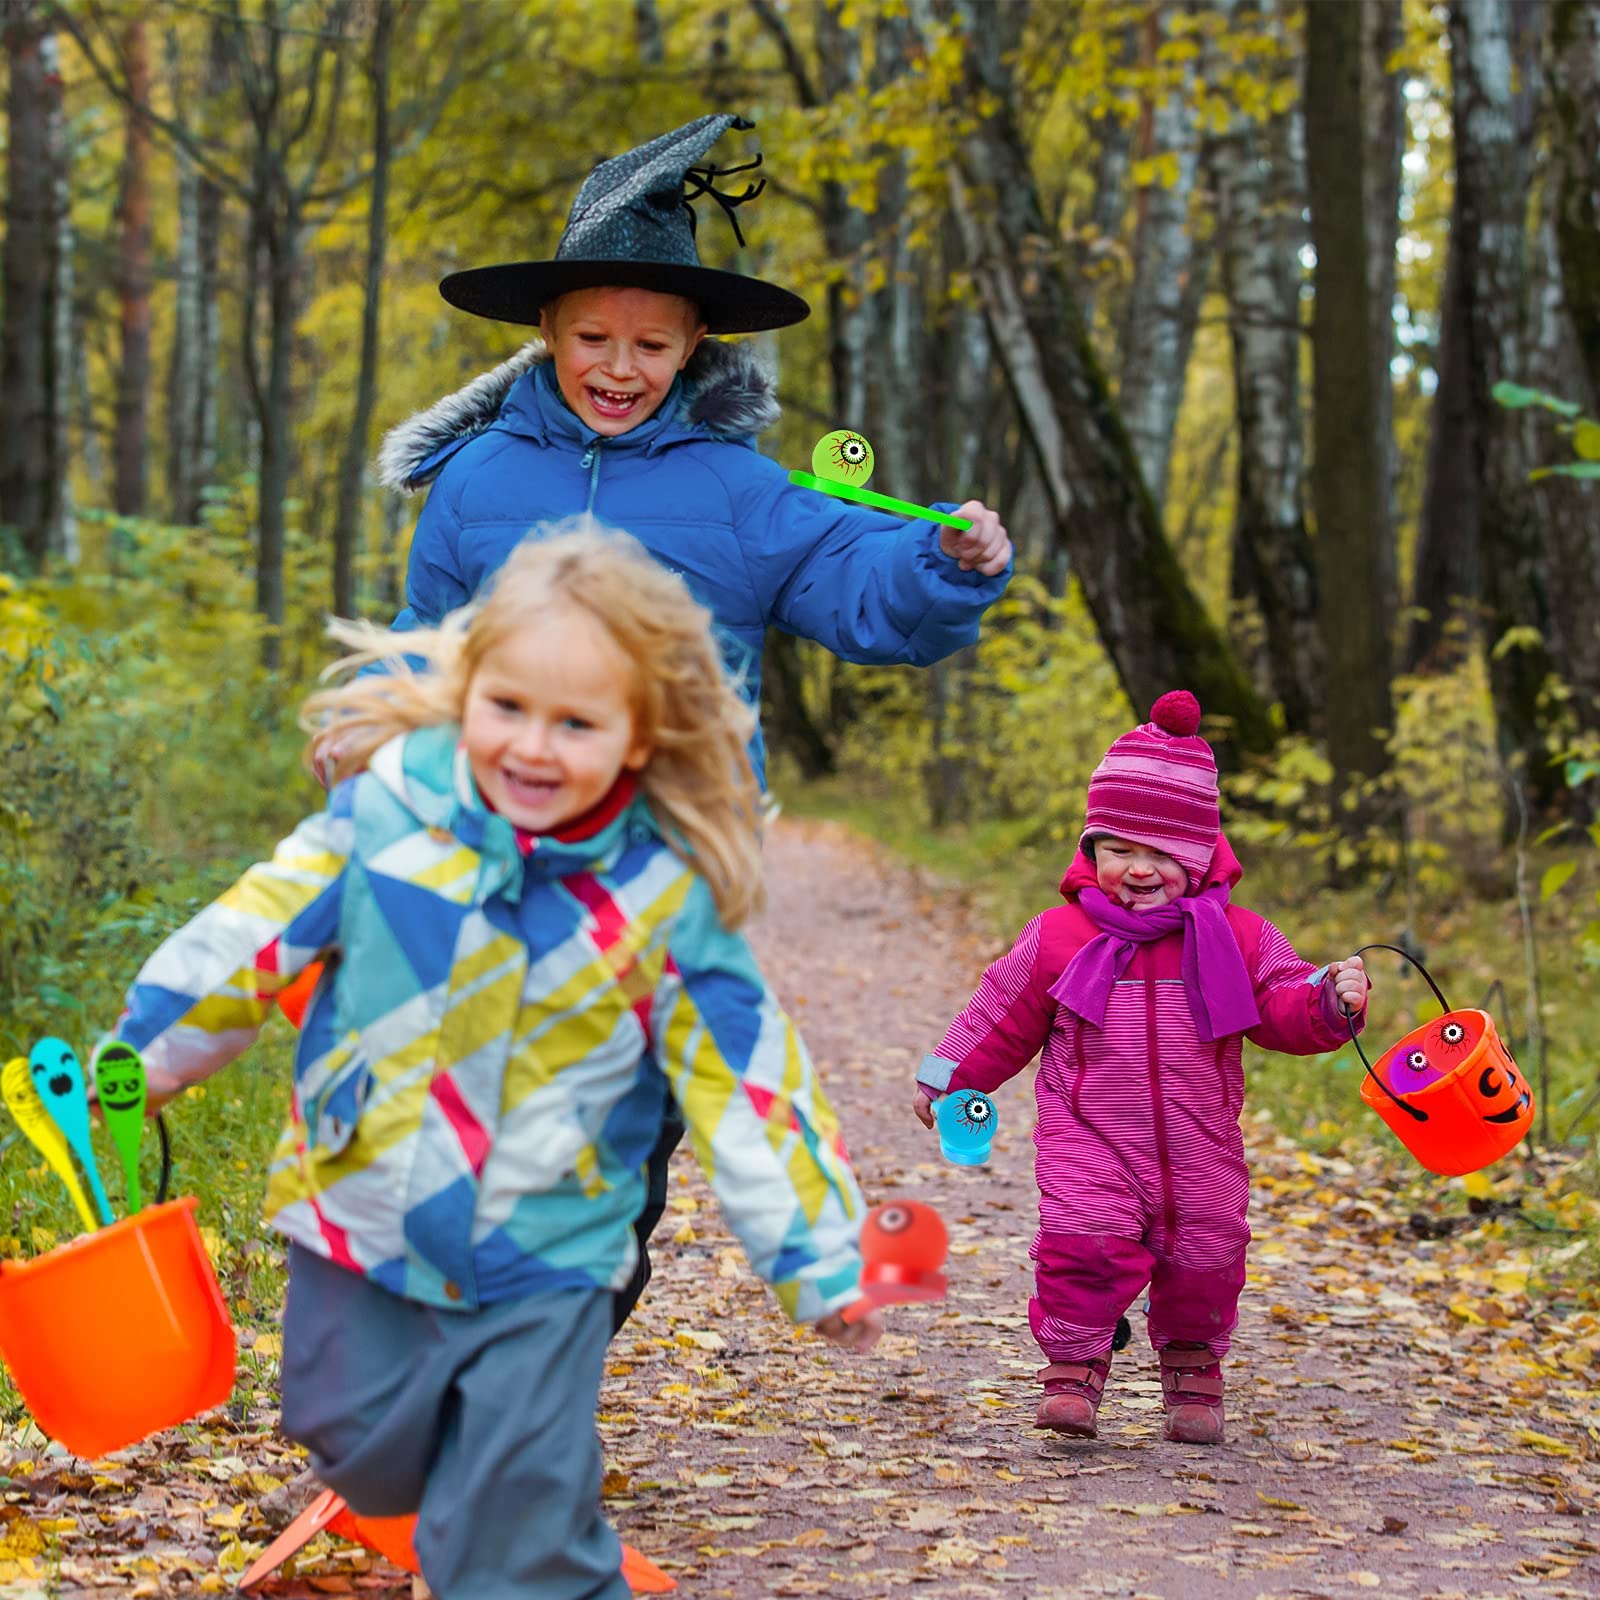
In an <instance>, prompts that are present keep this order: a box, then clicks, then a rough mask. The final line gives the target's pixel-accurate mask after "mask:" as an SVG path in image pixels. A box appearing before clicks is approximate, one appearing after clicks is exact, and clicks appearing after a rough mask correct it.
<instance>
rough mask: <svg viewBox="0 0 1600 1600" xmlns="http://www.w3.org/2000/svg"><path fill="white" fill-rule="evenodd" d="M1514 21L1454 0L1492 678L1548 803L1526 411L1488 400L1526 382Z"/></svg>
mask: <svg viewBox="0 0 1600 1600" xmlns="http://www.w3.org/2000/svg"><path fill="white" fill-rule="evenodd" d="M1514 26H1515V23H1514V17H1513V8H1512V6H1511V5H1510V4H1509V0H1452V4H1451V6H1450V17H1449V28H1450V63H1451V109H1452V118H1453V122H1454V127H1455V141H1456V189H1457V193H1458V195H1459V197H1460V207H1459V213H1458V227H1459V231H1460V237H1461V264H1462V271H1463V272H1464V274H1465V276H1466V284H1467V293H1468V295H1469V296H1470V305H1471V310H1470V315H1469V319H1468V321H1469V328H1470V334H1471V339H1472V349H1473V359H1472V361H1471V363H1470V364H1469V372H1468V381H1469V384H1470V389H1471V395H1472V405H1473V412H1474V415H1475V417H1476V419H1477V423H1478V435H1477V459H1476V465H1477V477H1478V480H1479V483H1480V485H1481V497H1482V498H1481V509H1482V520H1481V525H1480V528H1481V542H1482V568H1481V570H1482V577H1483V589H1484V600H1485V602H1486V604H1487V607H1488V612H1489V627H1490V643H1491V650H1490V668H1489V681H1490V687H1491V690H1492V691H1493V695H1494V705H1495V716H1496V720H1497V723H1498V728H1499V739H1500V746H1501V750H1502V753H1503V754H1504V755H1505V756H1506V757H1507V758H1508V759H1513V758H1520V759H1521V760H1522V761H1524V762H1525V763H1526V765H1527V779H1528V783H1529V785H1530V787H1531V788H1532V790H1533V792H1534V793H1535V795H1536V796H1537V797H1538V798H1539V799H1540V800H1541V801H1548V800H1549V799H1550V798H1551V796H1552V794H1553V793H1554V789H1555V786H1556V775H1555V773H1554V772H1553V770H1552V769H1551V767H1550V765H1549V762H1548V760H1547V759H1546V757H1545V754H1544V750H1543V741H1542V737H1541V730H1540V711H1539V696H1540V692H1541V690H1542V689H1543V687H1544V684H1545V680H1546V677H1547V676H1548V674H1549V671H1550V665H1551V663H1550V654H1549V650H1550V636H1551V620H1552V619H1551V612H1550V598H1549V590H1548V584H1547V577H1546V574H1547V571H1548V553H1547V551H1546V549H1545V545H1544V539H1543V536H1542V532H1541V529H1540V526H1539V517H1538V510H1537V500H1536V497H1535V496H1534V495H1533V494H1531V493H1530V492H1529V486H1528V470H1529V464H1530V455H1531V453H1530V449H1529V440H1528V419H1527V413H1526V412H1524V411H1513V410H1508V409H1506V408H1504V407H1501V406H1497V405H1496V404H1495V403H1494V401H1493V399H1492V393H1491V392H1492V390H1493V387H1494V385H1495V384H1496V383H1499V382H1502V381H1506V382H1517V381H1519V380H1520V379H1521V378H1523V377H1525V376H1526V364H1525V363H1526V356H1527V346H1526V332H1525V315H1526V313H1525V308H1526V304H1527V290H1528V263H1527V234H1526V216H1525V209H1526V205H1527V191H1526V187H1525V185H1524V183H1523V182H1522V178H1523V153H1522V149H1521V141H1520V139H1519V135H1518V115H1517V105H1516V90H1515V85H1516V72H1515V61H1516V50H1515V44H1514V40H1513V31H1514ZM1513 629H1515V630H1517V632H1515V633H1513V632H1512V631H1511V630H1513Z"/></svg>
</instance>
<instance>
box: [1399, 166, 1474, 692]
mask: <svg viewBox="0 0 1600 1600" xmlns="http://www.w3.org/2000/svg"><path fill="white" fill-rule="evenodd" d="M1471 321H1472V299H1471V294H1470V287H1469V285H1468V283H1467V280H1466V275H1465V272H1464V271H1463V268H1462V263H1461V206H1460V199H1459V196H1458V197H1457V198H1456V200H1455V201H1454V202H1452V206H1451V220H1450V244H1449V251H1448V254H1447V256H1446V259H1445V269H1444V286H1443V288H1442V289H1441V290H1440V291H1439V342H1438V345H1437V348H1436V350H1435V353H1434V361H1433V367H1434V375H1435V380H1436V381H1435V387H1434V395H1433V407H1432V411H1431V413H1430V418H1429V434H1428V461H1427V469H1426V471H1427V476H1426V481H1425V484H1424V487H1423V492H1422V514H1421V516H1420V517H1419V519H1418V523H1417V544H1416V556H1415V575H1414V577H1413V579H1412V585H1411V605H1412V613H1411V620H1410V623H1409V625H1408V628H1407V633H1406V647H1405V655H1404V660H1405V666H1406V670H1407V671H1408V672H1415V671H1417V670H1418V669H1419V668H1428V667H1431V666H1438V667H1444V666H1447V665H1448V664H1449V659H1450V658H1451V657H1452V656H1453V654H1454V650H1453V649H1452V648H1449V647H1448V646H1447V639H1448V638H1449V635H1448V634H1447V629H1448V628H1449V627H1450V626H1451V625H1452V623H1454V622H1458V621H1459V622H1464V623H1465V624H1466V626H1467V628H1468V630H1469V631H1470V632H1471V633H1474V634H1475V633H1476V632H1477V631H1478V629H1477V618H1476V614H1475V612H1474V610H1473V606H1474V605H1475V603H1476V601H1477V599H1478V596H1479V594H1480V593H1481V592H1482V583H1481V579H1480V577H1479V565H1478V563H1479V534H1478V522H1479V516H1480V511H1479V485H1478V478H1477V459H1478V438H1477V417H1476V413H1475V412H1474V409H1473V403H1472V385H1471V381H1470V377H1469V371H1470V364H1471V361H1472V331H1471Z"/></svg>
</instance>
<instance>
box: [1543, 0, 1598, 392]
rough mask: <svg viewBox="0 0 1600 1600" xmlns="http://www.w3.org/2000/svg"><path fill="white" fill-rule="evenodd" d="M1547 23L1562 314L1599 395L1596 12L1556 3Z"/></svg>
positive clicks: (1587, 4) (1564, 0)
mask: <svg viewBox="0 0 1600 1600" xmlns="http://www.w3.org/2000/svg"><path fill="white" fill-rule="evenodd" d="M1552 24H1553V26H1552V37H1551V44H1552V51H1551V59H1550V100H1551V108H1552V110H1553V112H1554V128H1553V141H1552V142H1553V146H1554V150H1553V154H1554V157H1555V163H1556V174H1557V176H1556V224H1555V226H1556V239H1557V243H1558V246H1559V249H1560V255H1561V272H1562V277H1563V280H1564V291H1565V297H1566V304H1567V312H1568V315H1569V316H1570V317H1571V318H1572V323H1573V326H1574V328H1575V329H1576V331H1577V335H1578V345H1579V348H1580V349H1581V350H1582V352H1583V360H1584V365H1585V366H1586V367H1587V368H1588V371H1589V387H1590V388H1591V389H1593V390H1595V391H1597V392H1600V10H1597V9H1596V7H1595V6H1594V5H1593V4H1592V3H1591V0H1555V8H1554V15H1553V18H1552Z"/></svg>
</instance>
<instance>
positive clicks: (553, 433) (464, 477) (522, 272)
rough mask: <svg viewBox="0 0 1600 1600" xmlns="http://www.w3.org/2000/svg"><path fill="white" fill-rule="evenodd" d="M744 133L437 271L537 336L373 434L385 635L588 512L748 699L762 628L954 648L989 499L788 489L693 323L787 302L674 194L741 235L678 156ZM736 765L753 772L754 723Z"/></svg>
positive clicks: (690, 135) (452, 296)
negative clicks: (478, 259)
mask: <svg viewBox="0 0 1600 1600" xmlns="http://www.w3.org/2000/svg"><path fill="white" fill-rule="evenodd" d="M752 126H753V124H751V123H749V122H747V121H745V120H744V119H743V118H742V117H735V116H729V115H715V116H705V117H700V118H698V119H697V120H696V121H694V122H691V123H689V124H687V125H686V126H685V127H682V128H679V129H677V130H675V131H674V132H672V133H667V134H663V135H662V136H661V137H660V138H657V139H652V140H651V141H650V142H649V143H648V144H644V145H641V146H640V147H639V148H638V149H637V150H630V151H628V152H627V153H626V154H624V155H620V156H617V157H615V158H613V159H612V160H609V161H604V162H602V163H601V164H600V165H599V166H598V167H596V168H595V169H594V171H593V172H592V173H590V175H589V177H588V179H587V180H586V181H585V183H584V185H583V187H582V188H581V189H580V190H579V191H578V196H577V199H576V200H575V201H574V202H573V205H572V210H571V212H570V213H569V215H568V217H567V224H566V228H565V231H564V232H563V233H562V236H561V240H560V243H559V244H558V245H557V247H556V252H555V256H554V258H553V259H551V260H548V261H524V262H511V263H505V264H502V265H498V266H489V267H476V268H473V269H471V270H469V271H465V272H456V273H452V274H451V275H450V276H449V277H447V278H445V279H444V281H443V282H442V283H441V284H440V285H439V289H440V293H441V294H442V295H443V296H444V298H445V299H446V300H448V301H449V302H450V304H451V305H454V306H458V307H459V308H460V309H462V310H464V311H470V312H472V313H473V314H474V315H477V316H481V317H489V318H492V319H494V320H495V321H500V322H512V323H523V324H537V326H538V328H539V331H540V334H541V335H542V343H541V342H535V343H530V344H529V345H527V346H526V347H525V348H524V349H523V350H522V351H521V352H520V353H519V354H517V355H516V356H514V357H513V358H512V359H511V360H509V361H507V362H505V363H504V364H503V365H501V366H499V367H497V368H495V369H494V370H493V371H492V372H487V373H484V374H483V375H482V376H480V377H478V378H476V379H475V380H474V381H473V382H472V383H470V384H468V385H467V386H466V387H465V388H464V389H461V390H460V391H459V392H457V393H455V394H453V395H449V396H447V397H446V398H445V399H443V400H441V401H439V402H438V403H437V404H435V405H434V406H432V407H431V408H430V409H428V410H426V411H424V412H422V413H420V414H419V415H417V416H415V417H413V418H412V419H411V420H410V421H408V422H405V423H402V424H401V425H400V426H399V427H397V428H395V429H394V430H393V431H392V432H391V433H390V434H389V435H388V437H387V438H386V439H385V441H384V444H383V448H382V451H381V453H380V457H379V466H380V472H381V475H382V477H383V480H384V482H385V483H387V484H389V485H390V486H392V487H397V488H403V489H407V490H415V489H419V488H422V487H424V486H428V489H429V493H428V499H427V503H426V504H425V505H424V507H423V509H422V515H421V517H420V518H419V519H418V522H417V526H416V531H415V533H414V535H413V537H412V541H411V556H410V563H409V566H408V570H407V574H406V601H407V604H406V607H405V609H404V610H403V611H402V612H401V613H400V616H399V618H398V619H397V622H396V626H397V627H399V628H407V627H416V626H430V625H432V624H435V623H437V622H438V621H439V620H440V619H441V618H442V617H444V616H445V614H446V613H448V612H450V611H452V610H454V609H455V608H456V607H458V606H461V605H464V604H466V602H467V601H469V600H471V599H472V597H473V596H474V595H475V594H476V593H477V592H478V590H479V589H480V588H481V587H482V585H483V584H484V583H485V582H486V581H487V580H488V579H489V578H491V577H492V576H493V575H494V573H495V572H496V571H497V570H498V569H499V567H500V565H501V564H502V562H504V560H505V559H506V557H507V555H508V554H509V553H510V551H511V550H512V548H513V547H514V546H515V545H516V544H517V543H518V542H519V541H520V540H522V539H523V538H524V537H526V536H527V534H528V532H529V530H530V529H532V528H533V527H535V526H536V525H537V524H539V523H541V522H554V521H557V520H559V519H560V518H563V517H568V516H571V515H573V514H576V513H582V512H588V513H591V514H592V515H594V516H595V517H597V518H598V519H599V520H600V521H602V522H604V523H608V524H610V525H612V526H615V527H619V528H623V529H626V530H627V531H628V532H629V533H631V534H632V535H633V536H634V537H635V538H636V539H638V540H639V541H640V542H641V543H643V544H644V546H645V547H646V548H647V549H648V550H649V551H650V552H651V553H652V554H653V555H654V556H655V557H656V558H657V559H658V560H659V561H661V562H663V563H664V564H665V565H666V566H668V567H671V568H672V569H673V570H674V571H676V572H678V573H681V574H682V576H683V578H684V579H685V581H686V582H687V583H688V585H689V588H690V590H691V591H692V592H693V594H694V595H695V597H696V599H698V600H699V601H701V603H702V604H704V605H705V606H706V607H707V608H708V609H709V610H710V612H711V614H712V616H713V618H714V619H715V622H716V624H717V629H718V634H719V637H720V639H721V643H722V649H723V652H724V656H725V658H726V660H727V662H728V666H729V669H730V671H731V672H732V673H733V674H734V677H735V680H736V682H737V683H738V685H739V687H740V691H741V693H742V694H743V695H744V696H745V698H746V699H747V700H748V701H750V702H751V703H752V704H755V703H757V702H758V700H759V696H760V692H761V653H762V647H763V644H764V642H765V638H766V632H767V629H768V628H769V627H776V628H781V629H783V630H784V631H785V632H786V633H792V634H795V635H798V636H799V637H800V638H804V639H814V640H816V641H817V642H818V643H820V644H823V645H826V646H827V648H828V649H830V650H832V651H833V652H834V653H835V654H836V655H838V656H841V657H843V658H844V659H845V660H847V661H859V662H876V663H891V662H909V663H912V664H914V665H917V666H928V665H931V664H932V663H933V662H935V661H939V660H941V659H943V658H944V657H945V656H947V655H950V654H951V653H952V652H954V651H956V650H959V649H961V648H962V647H964V646H966V645H970V644H972V643H973V642H974V641H975V640H976V639H977V637H978V619H979V618H980V616H981V615H982V614H983V611H984V610H985V608H986V607H988V606H989V605H990V604H991V603H992V602H993V601H994V600H996V599H997V598H998V597H999V595H1000V593H1001V592H1002V590H1003V589H1004V588H1005V586H1006V583H1007V581H1008V580H1009V578H1010V573H1011V541H1010V539H1009V538H1008V537H1007V536H1006V531H1005V529H1004V528H1003V527H1002V526H1001V523H1000V519H999V517H998V515H997V514H996V513H995V512H993V511H991V510H990V509H989V508H988V507H987V506H985V505H983V504H982V503H981V502H979V501H976V500H972V501H968V502H966V503H965V504H964V505H961V506H959V507H951V506H950V505H949V504H948V503H945V504H944V506H943V509H954V510H955V511H957V512H958V514H959V515H961V516H963V517H966V518H968V519H970V521H971V524H972V525H971V527H970V528H968V529H966V530H957V529H954V528H949V527H945V526H942V525H939V524H936V523H930V522H924V521H912V520H907V519H903V518H899V517H894V516H890V515H886V514H885V513H883V512H880V511H873V510H869V509H868V508H866V507H864V506H858V505H852V504H849V503H847V502H845V501H842V500H838V499H834V498H833V497H831V496H829V495H825V494H820V493H818V492H816V491H815V490H811V489H803V488H799V487H797V486H795V485H793V484H791V483H790V482H789V477H788V473H787V472H786V471H785V469H784V468H783V467H781V466H780V465H778V463H777V462H775V461H772V460H770V459H769V458H767V457H765V456H762V455H760V454H759V453H758V452H757V451H756V449H755V444H754V441H755V436H756V435H757V434H759V433H761V432H762V431H763V430H765V429H767V428H769V427H771V426H772V424H773V423H774V422H776V421H777V419H778V403H777V400H776V397H775V395H774V393H773V386H772V380H771V378H770V376H769V375H768V373H767V372H766V371H765V370H764V369H763V368H762V367H761V365H760V364H759V363H758V362H757V360H756V359H755V356H754V354H753V353H752V352H751V351H750V349H749V348H748V347H747V346H743V345H739V344H728V343H725V342H723V341H722V340H721V339H719V338H716V337H713V336H715V335H720V334H730V333H755V332H758V331H761V330H765V329H771V328H782V327H787V326H789V325H790V324H792V323H796V322H800V321H803V320H804V319H805V318H806V317H807V316H809V315H810V307H809V306H807V304H806V302H805V301H804V300H802V299H801V298H800V297H799V296H798V295H795V294H791V293H790V292H789V291H788V290H787V289H782V288H779V287H778V286H777V285H775V284H770V283H765V282H763V281H761V280H760V279H758V278H751V277H746V276H744V275H742V274H739V273H734V272H720V271H716V270H713V269H712V268H709V267H704V266H702V265H701V264H700V257H699V253H698V251H697V250H696V248H695V213H694V211H693V209H692V206H691V204H690V202H691V201H692V200H696V199H702V198H707V199H709V200H711V201H713V202H714V203H715V204H716V205H718V206H719V207H720V208H721V209H722V210H723V211H724V212H725V214H726V215H727V217H728V220H729V222H730V223H732V224H733V229H734V236H735V238H736V239H738V242H739V243H740V244H741V245H743V243H744V237H743V235H742V233H741V232H740V230H739V226H738V223H737V221H735V219H734V208H735V207H736V206H738V205H741V204H743V203H744V202H745V201H747V200H751V199H754V198H755V196H756V195H757V194H759V193H760V191H761V189H762V188H763V187H764V184H765V180H762V182H761V183H757V184H753V185H749V186H747V187H746V188H745V189H744V190H743V191H742V192H741V193H739V194H736V195H735V194H729V193H725V192H723V191H722V190H719V189H717V188H715V187H714V184H715V181H716V180H717V179H718V178H726V177H728V176H729V175H731V174H733V173H738V172H742V171H749V170H751V168H752V167H753V166H755V165H758V164H759V161H760V157H759V156H758V157H757V158H756V161H755V162H752V163H750V164H749V165H747V166H742V167H741V166H736V167H729V168H722V169H718V168H715V167H711V166H702V165H697V163H700V162H701V161H702V158H703V157H704V156H705V155H706V152H707V151H708V150H710V148H711V146H712V145H713V144H715V143H716V141H717V140H718V139H719V138H720V137H721V136H722V135H723V134H724V133H725V132H727V131H728V130H729V129H730V128H733V129H749V128H750V127H752ZM751 756H752V759H753V760H754V762H755V765H756V771H757V776H758V777H759V776H761V775H762V774H763V770H764V758H765V752H764V748H763V744H762V739H761V734H760V732H759V730H758V731H757V734H756V738H755V741H754V743H753V746H752V750H751ZM667 1106H668V1109H669V1113H670V1110H671V1101H670V1098H669V1099H668V1100H667ZM682 1133H683V1125H682V1122H681V1121H680V1120H678V1119H677V1118H676V1117H675V1116H671V1115H669V1116H668V1118H667V1121H666V1125H665V1129H664V1132H663V1135H662V1139H661V1143H660V1144H659V1145H658V1147H657V1149H656V1151H655V1153H654V1154H653V1155H652V1157H651V1159H650V1164H649V1166H650V1172H649V1175H650V1194H649V1201H648V1203H647V1205H646V1208H645V1211H644V1213H643V1214H642V1215H641V1216H640V1218H639V1221H638V1224H637V1228H636V1232H637V1235H638V1239H639V1262H638V1266H637V1269H636V1271H635V1274H634V1277H633V1281H632V1282H631V1283H630V1284H629V1285H628V1287H627V1288H626V1289H624V1290H623V1291H622V1292H621V1293H620V1294H619V1295H618V1297H617V1306H616V1326H618V1327H620V1326H621V1325H622V1323H623V1321H624V1320H625V1319H626V1318H627V1316H628V1314H629V1313H630V1312H631V1311H632V1309H633V1307H634V1305H635V1304H636V1303H637V1302H638V1299H639V1295H640V1294H641V1293H642V1292H643V1289H644V1286H645V1284H646V1283H647V1282H648V1280H649V1276H650V1262H649V1257H648V1255H647V1253H646V1251H645V1248H644V1246H645V1241H646V1240H647V1239H648V1238H649V1235H650V1233H651V1231H652V1230H653V1229H654V1227H655V1225H656V1223H657V1222H658V1221H659V1220H660V1216H661V1212H662V1209H663V1208H664V1206H665V1204H666V1178H667V1161H668V1158H669V1156H670V1155H671V1152H672V1150H673V1148H674V1147H675V1146H676V1144H677V1143H678V1140H679V1139H680V1138H681V1137H682Z"/></svg>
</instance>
